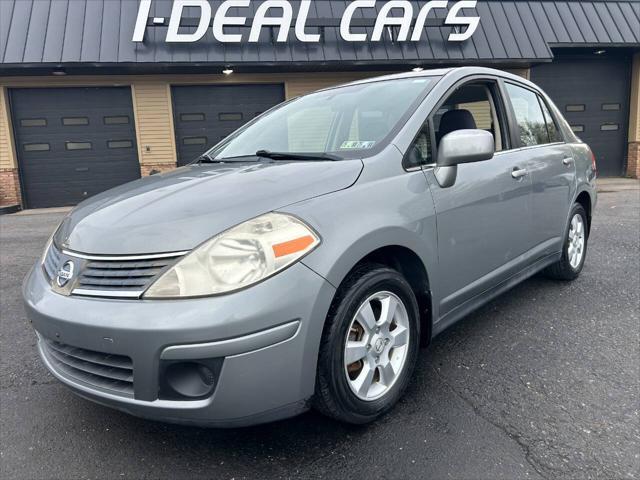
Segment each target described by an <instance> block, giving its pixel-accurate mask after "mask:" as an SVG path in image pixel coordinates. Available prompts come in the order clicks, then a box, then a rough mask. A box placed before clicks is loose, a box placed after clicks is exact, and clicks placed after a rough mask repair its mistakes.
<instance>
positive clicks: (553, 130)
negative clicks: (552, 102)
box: [538, 97, 564, 143]
mask: <svg viewBox="0 0 640 480" xmlns="http://www.w3.org/2000/svg"><path fill="white" fill-rule="evenodd" d="M538 100H539V101H540V105H541V106H542V113H544V119H545V121H546V123H547V132H548V133H549V140H550V141H551V143H556V142H562V141H564V139H563V138H562V135H561V134H560V131H559V130H558V127H557V125H556V122H555V120H554V119H553V117H552V116H551V112H550V111H549V108H548V107H547V104H546V103H545V101H544V100H543V99H542V98H541V97H538Z"/></svg>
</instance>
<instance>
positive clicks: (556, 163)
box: [505, 81, 575, 257]
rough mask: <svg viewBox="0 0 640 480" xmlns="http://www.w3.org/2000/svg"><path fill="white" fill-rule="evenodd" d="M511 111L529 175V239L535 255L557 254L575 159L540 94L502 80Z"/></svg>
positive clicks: (571, 186) (570, 197) (570, 190)
mask: <svg viewBox="0 0 640 480" xmlns="http://www.w3.org/2000/svg"><path fill="white" fill-rule="evenodd" d="M505 90H506V92H507V95H508V97H509V101H508V103H509V105H510V106H511V108H512V110H513V118H514V120H515V123H516V125H515V129H516V132H517V135H516V139H515V141H516V142H518V146H519V147H520V149H521V154H522V155H525V156H526V164H527V171H528V172H529V175H530V176H531V182H532V187H533V188H532V196H531V212H532V219H531V221H532V226H533V228H532V230H531V235H532V240H533V242H534V244H535V249H536V250H535V251H536V256H537V257H544V256H545V255H548V254H551V253H556V252H558V251H560V249H561V248H562V238H564V231H565V226H566V222H567V216H568V214H569V208H570V207H571V201H572V194H573V186H574V182H575V162H574V160H573V156H572V152H571V148H570V147H569V145H567V144H566V143H565V142H564V139H563V138H562V134H561V133H560V130H559V129H558V125H557V123H556V121H555V120H554V118H553V117H552V115H551V113H550V109H549V107H548V105H547V103H546V101H545V100H544V99H543V98H542V96H541V95H540V94H539V93H538V92H536V91H535V90H533V89H530V88H528V87H526V86H524V85H522V84H516V83H512V82H508V81H507V82H505Z"/></svg>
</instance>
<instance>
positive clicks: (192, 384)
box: [164, 362, 217, 398]
mask: <svg viewBox="0 0 640 480" xmlns="http://www.w3.org/2000/svg"><path fill="white" fill-rule="evenodd" d="M164 377H165V381H166V383H167V386H168V387H170V388H171V390H173V391H174V392H175V393H176V394H178V395H179V396H182V397H187V398H202V397H206V396H208V395H210V394H211V393H212V392H213V389H214V388H215V385H216V381H217V379H216V375H215V374H214V373H213V371H212V370H211V369H210V368H209V367H207V366H206V365H203V364H201V363H195V362H180V363H174V364H172V365H169V366H168V367H167V369H166V370H165V373H164Z"/></svg>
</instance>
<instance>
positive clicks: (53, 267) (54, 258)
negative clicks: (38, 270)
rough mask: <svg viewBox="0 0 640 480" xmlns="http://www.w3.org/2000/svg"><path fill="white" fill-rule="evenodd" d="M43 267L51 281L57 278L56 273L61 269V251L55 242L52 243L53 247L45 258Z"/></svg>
mask: <svg viewBox="0 0 640 480" xmlns="http://www.w3.org/2000/svg"><path fill="white" fill-rule="evenodd" d="M43 267H44V271H45V272H46V274H47V276H48V277H49V280H53V279H54V278H56V272H57V271H58V268H60V250H58V249H57V248H56V247H55V245H54V244H53V242H51V247H49V251H48V252H47V255H46V256H45V258H44V264H43Z"/></svg>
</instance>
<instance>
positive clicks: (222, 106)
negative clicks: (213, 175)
mask: <svg viewBox="0 0 640 480" xmlns="http://www.w3.org/2000/svg"><path fill="white" fill-rule="evenodd" d="M171 90H172V97H173V111H174V117H175V120H174V123H175V129H176V145H177V150H178V164H179V165H185V164H187V163H189V162H190V161H192V160H193V159H195V158H197V157H198V156H199V155H201V154H202V153H203V152H204V151H205V150H207V149H208V148H210V147H212V146H214V145H215V144H216V143H218V142H219V141H220V140H222V139H223V138H225V137H226V136H228V135H229V134H230V133H232V132H233V131H234V130H236V129H238V128H239V127H241V126H242V125H244V124H245V123H247V122H248V121H249V120H251V119H252V118H254V117H256V116H257V115H259V114H261V113H262V112H264V111H265V110H268V109H269V108H271V107H273V106H274V105H277V104H278V103H280V102H282V101H284V85H282V84H277V85H271V84H265V85H198V86H179V87H178V86H176V87H173V88H172V89H171Z"/></svg>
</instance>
